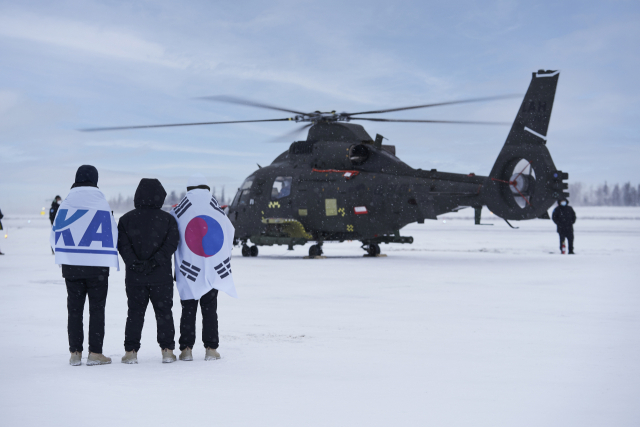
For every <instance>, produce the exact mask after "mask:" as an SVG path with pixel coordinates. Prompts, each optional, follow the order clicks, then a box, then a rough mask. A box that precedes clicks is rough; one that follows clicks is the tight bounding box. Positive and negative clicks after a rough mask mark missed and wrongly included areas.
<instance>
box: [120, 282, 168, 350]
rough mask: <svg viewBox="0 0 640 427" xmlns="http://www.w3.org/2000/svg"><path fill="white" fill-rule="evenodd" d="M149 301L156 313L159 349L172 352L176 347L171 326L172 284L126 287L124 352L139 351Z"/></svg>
mask: <svg viewBox="0 0 640 427" xmlns="http://www.w3.org/2000/svg"><path fill="white" fill-rule="evenodd" d="M149 300H151V304H152V305H153V311H155V313H156V325H157V327H158V344H160V348H162V349H165V348H168V349H171V350H173V349H174V348H175V346H176V342H175V335H176V330H175V327H174V326H173V313H172V311H171V309H172V308H173V283H167V284H163V285H152V286H148V285H146V286H131V285H127V305H128V306H129V312H128V315H127V326H126V327H125V330H124V349H125V351H132V350H135V351H138V350H140V337H141V335H142V326H143V325H144V314H145V312H146V311H147V306H148V305H149Z"/></svg>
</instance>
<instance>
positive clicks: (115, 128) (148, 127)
mask: <svg viewBox="0 0 640 427" xmlns="http://www.w3.org/2000/svg"><path fill="white" fill-rule="evenodd" d="M291 120H293V119H291V118H287V119H267V120H234V121H230V122H200V123H174V124H168V125H144V126H117V127H108V128H88V129H78V130H79V131H80V132H102V131H108V130H125V129H150V128H168V127H176V126H200V125H224V124H229V123H257V122H288V121H291Z"/></svg>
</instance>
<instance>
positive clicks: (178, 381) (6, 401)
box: [0, 207, 640, 427]
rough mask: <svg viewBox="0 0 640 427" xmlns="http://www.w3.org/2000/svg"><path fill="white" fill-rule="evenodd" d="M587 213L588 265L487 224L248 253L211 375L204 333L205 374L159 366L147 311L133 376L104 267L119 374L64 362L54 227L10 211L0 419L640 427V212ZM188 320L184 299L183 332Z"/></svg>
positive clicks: (583, 248) (4, 244) (544, 234)
mask: <svg viewBox="0 0 640 427" xmlns="http://www.w3.org/2000/svg"><path fill="white" fill-rule="evenodd" d="M575 209H576V213H577V215H578V222H577V223H576V227H575V233H576V252H577V255H576V256H568V255H567V256H560V255H558V249H557V246H558V244H557V234H556V233H555V227H554V225H553V223H551V221H544V220H535V221H523V222H520V223H517V222H516V223H514V224H515V225H516V226H519V227H520V229H518V230H512V229H510V228H509V227H508V226H507V225H506V224H505V223H504V221H502V220H499V219H497V218H495V217H494V218H493V219H492V218H491V216H490V214H488V213H487V212H485V214H484V215H483V221H485V222H488V223H493V224H495V225H493V226H475V225H473V219H472V216H473V211H470V210H469V211H461V212H459V213H457V214H450V215H446V216H444V217H441V218H440V219H439V220H438V221H427V222H426V223H425V224H423V225H418V224H413V225H411V226H409V227H407V228H405V229H403V230H402V234H403V235H412V236H413V237H414V239H415V243H414V244H413V245H382V252H383V253H386V254H387V255H388V257H386V258H363V257H362V254H363V251H362V250H361V249H359V244H358V243H357V242H353V243H345V244H325V247H324V250H325V255H327V257H328V258H327V259H324V260H305V259H302V257H303V256H304V255H306V253H307V250H308V245H307V246H306V247H304V248H301V247H297V248H296V249H295V251H293V252H291V251H287V250H286V247H272V248H266V247H261V248H260V256H259V257H258V258H242V257H241V256H240V254H239V249H236V250H235V257H234V258H233V272H234V277H235V281H236V287H237V289H238V293H239V294H240V298H239V299H237V300H235V299H232V298H229V297H227V296H226V295H221V296H220V297H219V300H218V301H219V309H218V314H219V317H220V335H221V344H220V348H219V351H220V353H221V354H222V359H221V360H218V361H213V362H205V361H204V360H203V358H204V349H203V348H202V345H201V342H200V341H199V335H198V341H197V343H196V348H195V349H194V356H195V359H196V360H195V361H193V362H180V361H178V362H176V363H173V364H162V363H161V361H160V349H159V348H158V345H157V343H156V339H155V333H156V331H155V318H154V316H153V311H152V308H151V305H149V310H148V312H147V317H146V325H145V329H144V331H143V339H142V348H141V349H140V353H139V356H138V357H139V361H140V364H139V365H124V364H122V363H120V357H121V356H122V355H123V354H124V349H123V340H124V326H125V321H126V316H127V305H126V296H125V289H124V270H122V271H120V272H116V271H114V270H113V269H112V272H111V276H110V280H109V297H108V300H107V307H106V336H105V343H104V353H105V354H106V355H108V356H110V357H112V358H113V361H114V363H113V364H112V365H107V366H96V367H87V366H85V365H83V366H81V367H71V366H69V365H68V364H67V363H68V358H69V353H68V342H67V334H66V321H67V320H66V318H67V311H66V289H65V286H64V280H63V279H62V277H61V274H60V270H59V268H58V267H57V266H55V265H54V264H53V256H52V255H51V251H50V249H49V246H48V235H49V222H48V219H46V218H44V217H35V216H34V217H27V216H23V217H18V216H13V217H12V216H11V214H10V213H9V214H8V215H6V216H5V219H4V220H3V221H2V222H3V224H4V225H5V228H6V229H7V231H8V238H7V239H4V238H2V239H0V249H1V250H2V252H5V253H6V254H7V255H5V256H2V257H0V273H1V275H0V337H1V338H2V339H1V341H0V342H1V346H2V348H1V349H0V352H1V354H2V363H1V364H0V421H1V424H2V425H6V426H13V425H24V426H31V425H38V426H62V425H72V424H78V423H81V424H85V423H89V424H90V425H92V426H116V425H134V426H150V425H156V426H158V425H169V424H174V425H193V426H200V425H218V426H266V425H274V426H356V425H358V426H383V425H384V426H418V425H420V426H424V425H429V426H491V427H496V426H581V427H585V426H637V425H640V405H639V404H638V401H639V398H640V363H639V361H640V335H639V330H640V280H639V279H638V277H639V273H640V262H639V261H640V209H639V208H582V207H577V208H575ZM5 214H7V213H6V212H5ZM445 220H446V223H445V222H443V221H445ZM28 221H30V222H28ZM2 237H4V236H2ZM122 266H123V264H122V261H121V267H122ZM87 309H88V304H87ZM87 316H88V312H87V313H85V335H86V332H87V328H88V317H87ZM179 317H180V302H179V299H178V295H177V292H176V293H175V302H174V320H175V322H176V330H177V331H179V328H178V322H179ZM199 322H200V321H199ZM198 325H199V323H198ZM177 338H178V335H176V341H177ZM83 356H84V358H86V356H87V342H86V339H85V352H84V354H83ZM83 362H84V361H83Z"/></svg>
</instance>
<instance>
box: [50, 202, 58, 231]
mask: <svg viewBox="0 0 640 427" xmlns="http://www.w3.org/2000/svg"><path fill="white" fill-rule="evenodd" d="M59 207H60V205H59V204H58V202H57V201H55V200H54V201H53V203H51V209H49V220H50V221H51V224H52V225H53V220H54V219H56V214H57V213H58V208H59Z"/></svg>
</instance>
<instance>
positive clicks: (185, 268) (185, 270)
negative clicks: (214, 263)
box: [180, 261, 200, 282]
mask: <svg viewBox="0 0 640 427" xmlns="http://www.w3.org/2000/svg"><path fill="white" fill-rule="evenodd" d="M180 273H182V275H183V276H184V277H186V278H187V279H189V280H191V281H192V282H195V281H196V278H197V277H198V274H199V273H200V269H199V268H198V267H196V266H195V265H192V264H189V263H188V262H187V261H182V264H181V265H180Z"/></svg>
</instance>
